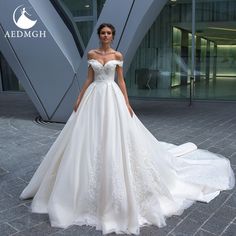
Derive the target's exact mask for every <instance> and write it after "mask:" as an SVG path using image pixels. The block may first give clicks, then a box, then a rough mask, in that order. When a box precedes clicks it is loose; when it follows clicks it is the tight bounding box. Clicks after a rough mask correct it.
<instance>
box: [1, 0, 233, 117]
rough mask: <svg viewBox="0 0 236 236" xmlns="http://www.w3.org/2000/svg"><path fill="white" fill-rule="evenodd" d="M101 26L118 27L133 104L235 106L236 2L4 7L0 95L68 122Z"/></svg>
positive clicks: (101, 0) (48, 0)
mask: <svg viewBox="0 0 236 236" xmlns="http://www.w3.org/2000/svg"><path fill="white" fill-rule="evenodd" d="M102 22H110V23H112V24H113V25H114V26H115V27H116V30H117V33H116V38H115V40H114V42H113V45H112V46H113V48H114V49H116V50H119V51H121V52H122V53H123V55H124V58H125V64H124V65H125V66H124V73H125V80H126V85H127V89H128V94H129V96H130V97H134V98H141V99H175V100H188V99H192V100H194V99H198V100H221V101H222V100H223V101H235V100H236V37H235V35H236V27H235V23H236V0H168V1H167V0H158V1H156V0H147V1H140V0H119V1H117V0H82V1H77V0H42V1H36V0H28V1H27V0H22V1H16V0H12V1H9V2H7V3H6V1H5V0H0V92H8V91H17V92H26V93H27V94H28V95H29V97H30V98H31V100H32V101H33V103H34V105H35V107H36V108H37V110H38V111H39V113H40V115H41V116H42V118H43V119H44V120H51V121H66V119H67V118H68V116H69V115H70V113H71V110H72V107H73V104H74V101H75V99H76V97H77V95H78V93H79V90H80V88H81V87H82V85H83V82H84V81H85V79H86V71H87V61H86V60H87V58H86V55H87V51H88V50H89V49H91V48H95V47H98V46H99V44H98V37H97V33H96V30H97V26H98V25H99V24H100V23H102ZM27 24H28V25H27ZM32 25H33V26H32ZM27 27H31V28H28V29H26V28H27ZM24 28H25V29H24Z"/></svg>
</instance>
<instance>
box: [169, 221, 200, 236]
mask: <svg viewBox="0 0 236 236" xmlns="http://www.w3.org/2000/svg"><path fill="white" fill-rule="evenodd" d="M200 225H201V223H200V222H198V221H196V220H194V219H191V218H190V217H187V218H186V219H184V220H183V221H182V222H181V223H180V224H179V225H178V226H177V227H176V228H175V229H174V231H172V232H171V233H172V234H173V235H181V234H182V235H186V236H187V235H193V234H194V233H195V232H197V230H198V228H199V227H200Z"/></svg>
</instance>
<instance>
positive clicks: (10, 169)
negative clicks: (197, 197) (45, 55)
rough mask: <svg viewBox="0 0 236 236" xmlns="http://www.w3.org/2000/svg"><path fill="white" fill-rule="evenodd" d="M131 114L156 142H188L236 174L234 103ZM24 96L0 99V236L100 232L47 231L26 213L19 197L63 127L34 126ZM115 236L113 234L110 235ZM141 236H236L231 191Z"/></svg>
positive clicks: (145, 108)
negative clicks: (224, 161) (216, 155)
mask: <svg viewBox="0 0 236 236" xmlns="http://www.w3.org/2000/svg"><path fill="white" fill-rule="evenodd" d="M131 103H132V106H133V109H134V111H135V113H136V114H137V115H138V117H139V118H140V120H141V121H142V122H143V123H144V125H145V126H146V127H147V128H148V129H149V130H150V131H151V132H152V133H153V134H154V135H155V136H156V137H157V139H158V140H160V141H167V142H172V143H174V144H181V143H184V142H187V141H191V142H194V143H196V144H197V145H198V146H199V147H200V148H204V149H208V150H210V151H213V152H216V153H220V154H222V155H225V156H226V157H228V158H229V159H230V161H231V164H232V166H233V168H234V170H235V171H236V103H230V102H194V105H193V106H192V107H189V106H188V103H187V102H174V101H141V100H133V101H131ZM37 116H38V113H37V111H36V110H35V108H34V107H33V105H32V103H31V102H30V101H29V99H28V98H27V96H26V95H25V94H24V93H21V94H14V93H2V94H1V93H0V235H1V236H6V235H15V236H20V235H21V236H27V235H32V236H35V235H38V236H41V235H42V236H44V235H45V236H46V235H55V236H56V235H57V236H59V235H61V236H62V235H68V236H72V235H79V236H82V235H83V236H85V235H86V236H96V235H101V232H99V231H96V230H95V229H94V228H92V227H88V226H83V227H79V226H72V227H69V228H68V229H65V230H63V229H59V228H52V227H51V226H50V223H49V219H48V216H47V215H45V214H33V213H30V211H29V206H30V200H27V201H22V200H20V199H19V194H20V193H21V191H22V190H23V188H24V187H25V186H26V184H27V182H28V181H29V180H30V178H31V176H32V175H33V173H34V171H35V170H36V168H37V166H38V165H39V163H40V162H41V160H42V158H43V156H44V155H45V154H46V152H47V151H48V149H49V148H50V146H51V145H52V143H53V141H54V140H55V139H56V137H57V136H58V134H59V132H60V130H61V129H62V128H63V124H47V125H46V124H45V125H43V124H38V123H36V122H35V118H36V117H37ZM111 235H115V234H110V236H111ZM140 235H142V236H152V235H153V236H154V235H155V236H162V235H168V236H191V235H196V236H213V235H217V236H219V235H222V236H230V235H232V236H233V235H236V191H235V189H233V190H231V191H223V192H221V194H220V195H219V196H218V197H217V198H215V199H214V200H212V201H211V202H210V203H209V204H204V203H201V202H196V203H195V204H194V205H192V206H191V207H190V208H189V209H187V210H185V211H184V213H183V214H182V215H181V216H173V217H170V218H168V219H167V226H166V227H164V228H160V229H158V228H157V227H155V226H151V227H144V228H142V229H141V234H140Z"/></svg>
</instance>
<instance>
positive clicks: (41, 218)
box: [8, 213, 49, 231]
mask: <svg viewBox="0 0 236 236" xmlns="http://www.w3.org/2000/svg"><path fill="white" fill-rule="evenodd" d="M42 222H49V218H48V215H47V214H34V213H31V214H27V215H24V216H22V217H19V218H17V219H14V220H11V221H9V222H8V223H9V225H11V226H13V227H14V228H15V229H17V230H18V231H23V230H26V229H29V228H32V227H34V226H35V225H38V224H40V223H42Z"/></svg>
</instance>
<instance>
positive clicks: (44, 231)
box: [14, 222, 61, 236]
mask: <svg viewBox="0 0 236 236" xmlns="http://www.w3.org/2000/svg"><path fill="white" fill-rule="evenodd" d="M59 230H61V229H60V228H56V227H51V226H50V224H49V223H46V222H43V223H41V224H38V225H36V226H34V227H32V228H29V229H26V230H24V231H21V232H19V233H16V234H14V236H47V235H50V234H53V233H56V232H57V231H59Z"/></svg>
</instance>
